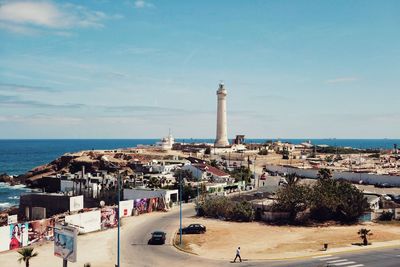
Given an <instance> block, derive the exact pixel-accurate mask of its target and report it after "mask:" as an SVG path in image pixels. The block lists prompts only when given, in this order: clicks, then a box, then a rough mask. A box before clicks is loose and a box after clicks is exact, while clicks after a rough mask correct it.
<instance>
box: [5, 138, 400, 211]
mask: <svg viewBox="0 0 400 267" xmlns="http://www.w3.org/2000/svg"><path fill="white" fill-rule="evenodd" d="M268 140H273V141H276V140H278V139H276V138H269V139H268V138H266V139H246V142H248V143H261V142H266V141H268ZM279 140H281V141H283V142H284V141H287V142H290V143H293V144H299V143H302V142H305V141H311V143H313V144H317V145H330V146H339V147H353V148H361V149H367V148H371V149H391V148H393V145H394V144H399V145H400V139H307V138H304V139H279ZM158 141H159V140H158V139H62V140H61V139H35V140H0V174H1V173H7V174H9V175H19V174H23V173H25V172H27V171H29V170H31V169H32V168H34V167H37V166H40V165H43V164H46V163H49V162H51V161H53V160H54V159H56V158H58V157H60V156H61V155H63V154H65V153H67V152H77V151H81V150H90V149H115V148H131V147H136V146H138V145H153V144H155V143H156V142H158ZM176 141H177V142H185V143H199V142H205V143H213V141H214V139H194V138H180V139H176ZM29 191H30V189H29V188H25V187H23V186H22V185H17V186H9V185H7V184H4V183H0V209H4V208H7V207H10V206H14V205H18V202H19V196H20V194H21V193H23V192H29Z"/></svg>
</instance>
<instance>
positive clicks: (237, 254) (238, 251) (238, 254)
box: [233, 247, 242, 262]
mask: <svg viewBox="0 0 400 267" xmlns="http://www.w3.org/2000/svg"><path fill="white" fill-rule="evenodd" d="M237 258H239V260H240V262H242V258H241V257H240V247H238V248H237V250H236V256H235V259H234V260H233V262H236V259H237Z"/></svg>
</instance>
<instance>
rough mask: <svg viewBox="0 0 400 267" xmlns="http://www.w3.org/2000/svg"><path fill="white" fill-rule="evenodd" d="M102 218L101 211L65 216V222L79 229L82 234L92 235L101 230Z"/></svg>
mask: <svg viewBox="0 0 400 267" xmlns="http://www.w3.org/2000/svg"><path fill="white" fill-rule="evenodd" d="M100 217H101V213H100V210H94V211H88V212H83V213H78V214H74V215H68V216H65V222H66V223H69V224H71V225H74V226H76V227H78V228H79V232H80V233H90V232H94V231H97V230H100V225H101V223H100Z"/></svg>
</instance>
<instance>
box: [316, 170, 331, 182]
mask: <svg viewBox="0 0 400 267" xmlns="http://www.w3.org/2000/svg"><path fill="white" fill-rule="evenodd" d="M317 176H318V179H325V180H327V179H331V178H332V172H331V170H330V169H326V168H323V169H320V170H319V171H318V175H317Z"/></svg>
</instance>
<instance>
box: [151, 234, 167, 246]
mask: <svg viewBox="0 0 400 267" xmlns="http://www.w3.org/2000/svg"><path fill="white" fill-rule="evenodd" d="M166 235H167V234H166V233H164V232H162V231H155V232H154V233H151V238H150V240H149V242H148V244H149V245H163V244H165V236H166Z"/></svg>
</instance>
